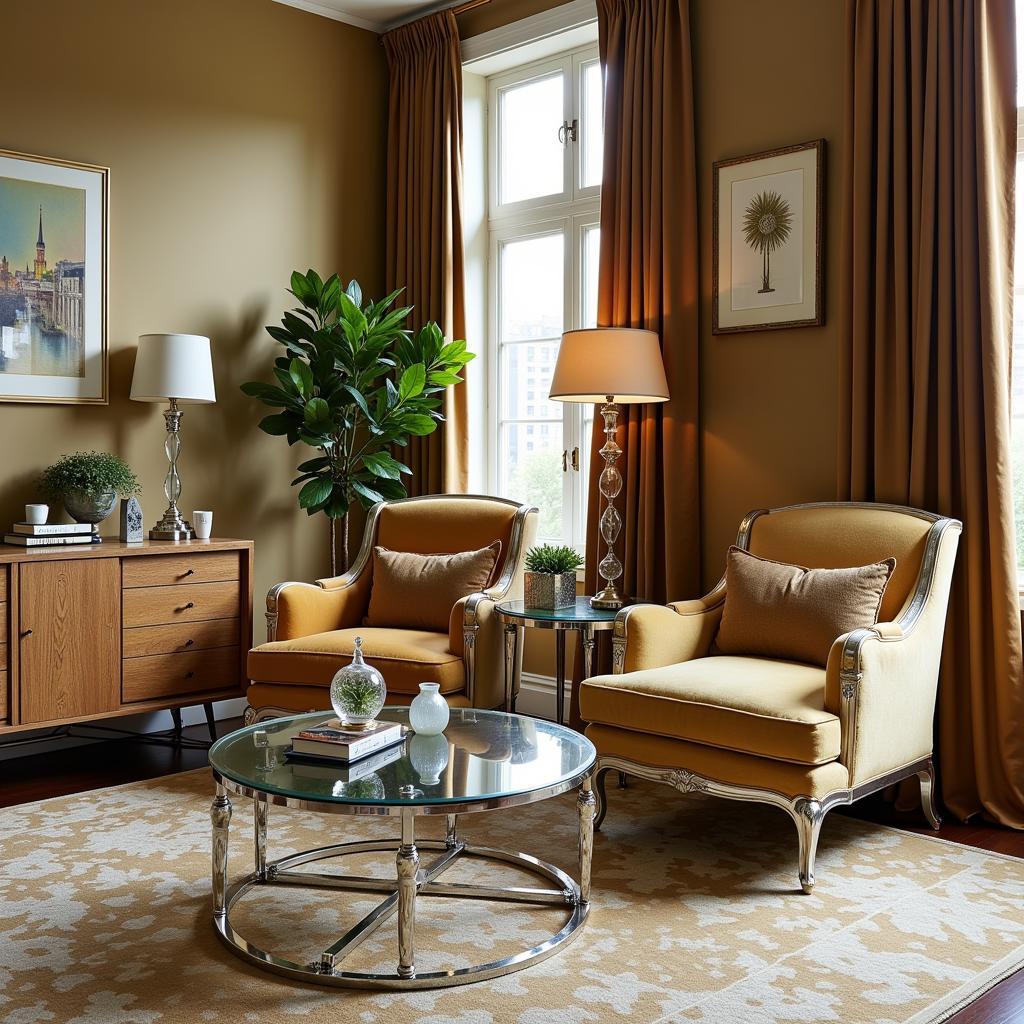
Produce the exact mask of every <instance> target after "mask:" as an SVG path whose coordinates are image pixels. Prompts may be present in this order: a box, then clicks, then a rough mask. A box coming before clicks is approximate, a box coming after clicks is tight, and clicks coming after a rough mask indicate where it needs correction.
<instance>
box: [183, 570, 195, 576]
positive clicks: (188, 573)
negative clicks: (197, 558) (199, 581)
mask: <svg viewBox="0 0 1024 1024" xmlns="http://www.w3.org/2000/svg"><path fill="white" fill-rule="evenodd" d="M195 574H196V571H195V569H186V570H185V571H184V572H183V573H182V574H181V575H182V576H183V577H184V576H195Z"/></svg>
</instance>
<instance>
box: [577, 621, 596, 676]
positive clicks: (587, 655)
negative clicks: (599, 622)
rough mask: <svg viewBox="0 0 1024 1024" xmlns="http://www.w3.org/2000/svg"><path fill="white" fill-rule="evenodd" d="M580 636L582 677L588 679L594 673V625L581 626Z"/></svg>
mask: <svg viewBox="0 0 1024 1024" xmlns="http://www.w3.org/2000/svg"><path fill="white" fill-rule="evenodd" d="M580 637H581V638H582V640H583V678H584V679H589V678H590V677H591V676H592V675H593V674H594V627H593V626H581V627H580Z"/></svg>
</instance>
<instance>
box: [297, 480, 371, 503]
mask: <svg viewBox="0 0 1024 1024" xmlns="http://www.w3.org/2000/svg"><path fill="white" fill-rule="evenodd" d="M306 486H307V487H308V486H309V485H308V484H307V485H306ZM352 490H353V491H355V492H356V494H358V495H359V497H360V498H361V499H362V501H361V504H363V505H366V506H367V508H368V507H369V506H370V505H376V504H377V502H378V501H383V500H384V495H383V494H381V493H380V491H375V490H374V489H373V488H372V487H367V486H366V484H362V483H360V482H359V481H358V480H353V481H352Z"/></svg>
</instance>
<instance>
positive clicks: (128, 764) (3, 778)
mask: <svg viewBox="0 0 1024 1024" xmlns="http://www.w3.org/2000/svg"><path fill="white" fill-rule="evenodd" d="M240 725H241V720H237V721H235V720H230V721H224V722H219V723H218V734H219V735H222V736H223V735H224V734H226V733H228V732H230V731H231V730H232V729H236V728H238V727H239V726H240ZM183 735H184V736H185V737H186V738H187V739H192V740H206V739H207V738H208V733H207V730H206V726H205V725H204V726H193V727H191V728H187V729H185V730H184V731H183ZM84 754H85V748H82V747H77V748H71V749H69V750H63V751H58V752H53V753H46V754H35V755H29V756H26V757H19V758H16V759H13V760H9V761H4V762H2V763H0V807H9V806H12V805H13V804H21V803H28V802H31V801H34V800H44V799H46V798H48V797H54V796H64V795H67V794H71V793H81V792H85V791H86V790H90V789H102V788H103V787H105V786H117V785H121V784H122V783H125V782H135V781H138V780H141V779H153V778H159V777H160V776H162V775H170V774H173V773H174V772H185V771H190V770H191V769H193V768H202V767H204V766H205V765H206V764H207V757H206V750H205V749H201V748H189V747H174V746H161V745H156V744H152V743H149V742H146V741H145V740H141V739H140V740H134V739H121V740H114V741H111V742H107V743H98V744H95V745H93V746H91V747H89V748H88V755H87V756H84ZM836 813H843V814H850V815H852V816H854V817H857V818H861V819H863V820H865V821H875V822H878V823H880V824H884V825H893V826H895V827H897V828H901V829H906V830H907V831H909V832H920V833H922V834H924V835H935V833H934V832H932V830H931V829H930V828H929V827H928V825H927V823H926V822H925V821H924V818H923V817H922V815H921V813H920V811H915V812H908V813H901V812H899V811H897V810H895V808H894V807H893V805H892V804H890V803H888V802H886V801H885V800H884V799H883V798H882V797H881V796H880V795H879V796H876V797H870V798H868V799H866V800H862V801H860V802H859V803H858V804H856V805H854V806H853V807H850V808H845V809H843V810H841V811H837V812H836ZM939 835H940V837H941V838H942V839H948V840H950V841H951V842H955V843H963V844H965V845H967V846H975V847H978V848H980V849H983V850H992V851H994V852H996V853H1005V854H1010V855H1011V856H1014V857H1024V832H1014V831H1012V830H1011V829H1005V828H998V827H996V826H994V825H989V824H987V823H985V822H978V823H974V822H972V823H970V824H966V825H965V824H961V823H959V822H954V821H948V820H947V821H946V822H944V824H943V826H942V831H941V832H940V833H939ZM948 1024H1024V970H1021V971H1018V972H1017V973H1016V974H1014V975H1012V976H1011V977H1009V978H1007V979H1006V980H1005V981H1003V982H1001V983H1000V984H998V985H996V986H995V988H993V989H990V990H989V991H988V992H986V993H985V995H983V996H982V997H981V998H980V999H977V1000H975V1001H974V1002H973V1003H971V1005H970V1006H967V1007H965V1008H964V1009H963V1010H961V1011H960V1012H959V1013H957V1014H956V1015H955V1016H953V1017H951V1018H950V1019H949V1022H948Z"/></svg>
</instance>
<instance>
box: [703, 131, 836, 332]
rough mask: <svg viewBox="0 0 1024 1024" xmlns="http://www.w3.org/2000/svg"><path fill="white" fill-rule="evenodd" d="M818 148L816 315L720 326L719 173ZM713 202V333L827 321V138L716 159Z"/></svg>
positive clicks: (813, 325)
mask: <svg viewBox="0 0 1024 1024" xmlns="http://www.w3.org/2000/svg"><path fill="white" fill-rule="evenodd" d="M811 149H813V150H815V151H816V154H817V175H816V179H817V180H816V182H815V218H816V223H815V238H814V261H815V269H816V273H815V287H814V316H813V317H808V318H806V319H803V320H785V321H782V322H780V323H771V324H744V325H742V326H738V327H720V326H719V325H718V297H719V291H718V273H719V259H718V249H719V242H720V239H719V237H718V212H719V211H718V185H719V175H720V172H721V170H722V168H724V167H735V166H736V165H737V164H748V163H753V162H754V161H755V160H766V159H769V158H772V157H778V156H786V155H787V154H789V153H802V152H805V151H807V150H811ZM711 177H712V202H711V230H712V236H711V238H712V240H711V264H712V266H711V333H712V334H739V333H740V332H742V331H778V330H783V329H785V328H790V327H820V326H821V325H822V324H823V323H824V322H825V299H824V296H825V293H824V283H823V282H824V276H825V275H824V269H825V261H824V234H825V140H824V139H814V140H813V141H811V142H801V143H798V144H797V145H794V146H782V147H780V148H779V149H769V150H766V151H764V152H761V153H751V154H750V155H749V156H739V157H733V158H732V159H730V160H716V161H715V162H714V164H713V165H712V172H711Z"/></svg>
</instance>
